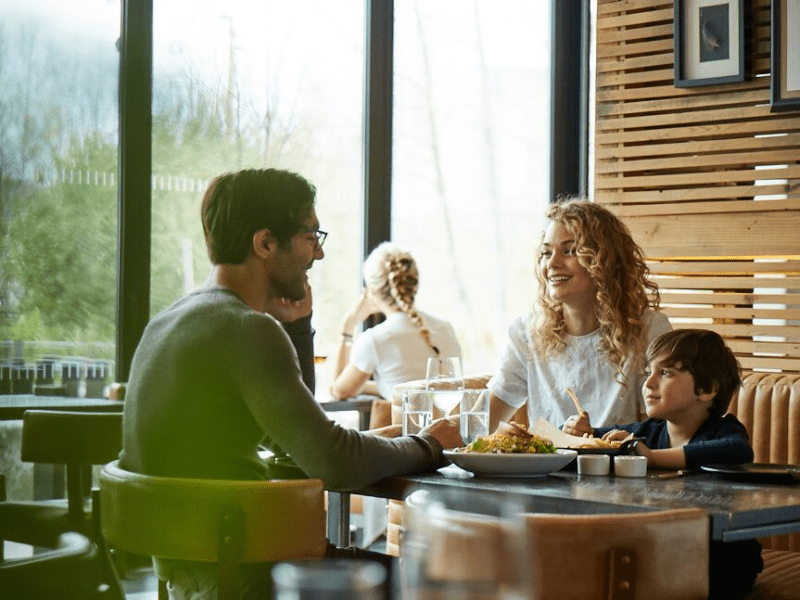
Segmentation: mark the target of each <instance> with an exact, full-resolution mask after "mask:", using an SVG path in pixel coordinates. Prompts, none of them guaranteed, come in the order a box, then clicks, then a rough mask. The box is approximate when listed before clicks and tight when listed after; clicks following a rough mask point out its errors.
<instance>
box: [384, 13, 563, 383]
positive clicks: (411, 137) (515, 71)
mask: <svg viewBox="0 0 800 600" xmlns="http://www.w3.org/2000/svg"><path fill="white" fill-rule="evenodd" d="M549 4H550V3H549V2H527V1H524V0H472V1H469V2H464V1H463V0H441V1H437V2H397V3H395V34H394V38H395V53H394V63H395V81H394V85H395V93H394V97H395V101H394V136H393V139H394V144H393V171H392V238H393V239H394V241H396V242H397V243H398V244H401V245H402V246H404V247H405V248H407V249H408V250H409V251H410V252H411V253H412V254H413V255H414V256H415V258H416V259H417V261H418V263H419V267H420V292H419V296H418V300H417V303H418V306H419V308H420V309H421V310H423V311H427V312H430V313H432V314H435V315H437V316H440V317H443V318H447V319H450V320H451V321H452V322H453V324H454V326H455V328H456V332H457V334H458V336H459V338H460V341H461V345H462V347H463V349H464V363H465V372H468V373H476V372H486V371H491V370H492V369H493V368H494V365H495V361H496V357H497V356H498V354H499V352H500V350H501V348H502V345H503V343H504V340H505V334H506V330H507V327H508V324H509V322H510V321H511V319H512V318H513V317H514V316H516V315H517V314H520V313H522V312H524V311H526V310H528V309H529V308H530V305H531V299H532V297H533V265H534V256H533V252H534V247H535V244H536V242H537V241H538V240H537V236H538V232H539V231H540V229H541V217H542V214H543V212H544V210H545V208H546V206H547V203H548V202H549V198H548V196H549V183H550V179H549V166H550V158H549V157H550V137H549V135H550V69H551V66H550V65H551V62H550V61H551V43H550V10H549Z"/></svg>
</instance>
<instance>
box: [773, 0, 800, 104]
mask: <svg viewBox="0 0 800 600" xmlns="http://www.w3.org/2000/svg"><path fill="white" fill-rule="evenodd" d="M771 12H772V18H771V22H772V32H771V37H772V41H771V56H770V71H771V75H772V81H771V83H770V96H771V105H770V109H771V110H772V111H773V112H776V111H788V110H796V111H800V0H772V6H771Z"/></svg>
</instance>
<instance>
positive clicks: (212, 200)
mask: <svg viewBox="0 0 800 600" xmlns="http://www.w3.org/2000/svg"><path fill="white" fill-rule="evenodd" d="M315 196H316V188H314V186H313V185H312V184H311V183H309V182H308V181H306V180H305V179H304V178H303V177H301V176H300V175H297V174H296V173H292V172H290V171H281V170H278V169H245V170H243V171H238V172H236V173H225V174H224V175H220V176H219V177H217V178H215V179H214V180H213V181H212V182H211V184H210V185H209V186H208V189H207V190H206V193H205V195H204V196H203V204H202V207H201V209H200V213H201V217H202V220H203V233H204V234H205V238H206V247H207V248H208V257H209V258H210V259H211V262H212V263H213V264H215V265H220V264H234V265H237V264H241V263H243V262H244V260H245V259H246V258H247V253H248V252H249V250H250V245H251V243H252V241H253V234H254V233H255V232H256V231H259V230H261V229H269V230H270V233H271V234H272V235H273V236H275V237H276V238H277V240H278V244H280V245H282V246H283V245H285V244H286V243H288V241H289V240H290V239H291V238H292V236H294V235H295V234H296V233H297V232H299V231H300V230H301V229H302V227H303V224H304V221H305V220H306V219H308V216H309V215H310V214H311V210H312V208H313V207H314V199H315Z"/></svg>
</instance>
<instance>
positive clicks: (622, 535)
mask: <svg viewBox="0 0 800 600" xmlns="http://www.w3.org/2000/svg"><path fill="white" fill-rule="evenodd" d="M525 522H526V530H527V536H528V537H527V553H528V563H527V564H528V566H529V574H530V577H531V585H532V588H533V590H534V595H535V597H536V598H540V599H541V600H549V599H562V598H607V599H608V600H612V599H613V600H637V599H642V600H644V599H650V598H671V599H674V600H684V599H697V600H701V599H705V598H707V597H708V564H709V563H708V560H709V559H708V552H709V539H710V534H709V519H708V514H707V513H706V512H705V511H703V510H701V509H695V508H690V509H676V510H666V511H655V512H640V513H629V514H595V515H555V514H538V513H537V514H529V515H525Z"/></svg>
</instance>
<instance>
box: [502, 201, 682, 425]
mask: <svg viewBox="0 0 800 600" xmlns="http://www.w3.org/2000/svg"><path fill="white" fill-rule="evenodd" d="M547 219H548V224H547V228H546V230H545V232H544V234H543V237H542V242H541V245H540V248H539V253H538V264H537V268H536V278H537V280H538V282H539V296H538V299H537V302H536V306H535V308H534V311H533V313H532V314H529V315H524V316H522V317H519V318H517V319H516V320H515V321H514V322H512V323H511V325H510V326H509V331H508V344H507V346H506V348H505V350H504V352H503V354H502V355H501V357H500V362H499V368H498V370H497V371H496V373H495V375H494V376H493V377H492V379H491V380H490V381H489V383H488V387H489V389H490V391H491V393H492V410H491V419H490V421H491V423H490V427H491V428H492V430H494V428H496V427H497V424H498V422H500V421H505V420H507V419H508V418H509V417H510V416H511V415H512V414H513V413H514V411H515V410H517V409H518V408H519V407H521V406H522V405H523V404H525V402H527V403H528V418H529V419H530V423H531V424H533V423H535V422H536V421H537V420H538V419H540V418H544V419H546V420H547V421H549V422H550V423H553V424H555V425H558V426H561V425H563V424H564V422H565V421H566V420H567V418H568V417H569V416H570V415H573V414H575V405H574V403H573V401H572V399H571V398H570V396H569V394H568V393H567V388H571V389H572V390H573V391H574V392H575V393H576V395H577V396H578V398H579V399H580V402H581V405H582V407H583V409H584V410H585V411H586V412H587V413H589V414H590V415H591V419H592V422H593V423H594V422H597V423H602V424H603V425H601V426H609V425H612V424H613V423H622V422H630V421H636V420H642V419H643V418H644V416H645V408H644V400H643V398H642V391H641V390H642V382H643V378H644V375H643V366H644V365H643V360H644V359H643V353H644V351H645V350H646V348H647V345H648V343H649V342H650V341H651V340H653V339H655V338H656V337H658V336H659V335H660V334H662V333H664V332H666V331H669V330H671V329H672V327H671V325H670V323H669V321H668V320H667V317H666V316H664V315H663V314H662V313H660V312H657V309H658V305H659V300H660V298H659V294H658V287H657V286H656V284H655V283H653V282H652V281H650V276H649V269H648V268H647V265H646V264H645V261H644V255H643V253H642V250H641V248H639V246H638V245H637V244H636V242H634V240H633V238H632V237H631V234H630V231H629V230H628V228H627V227H626V226H625V224H624V223H623V222H622V221H620V220H619V218H617V217H616V216H615V215H614V214H613V213H611V212H610V211H609V210H607V209H605V208H603V207H602V206H600V205H598V204H596V203H594V202H590V201H588V200H578V199H572V200H567V201H562V202H560V203H557V204H553V205H552V206H551V207H550V209H549V210H548V212H547ZM626 419H627V421H626Z"/></svg>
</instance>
